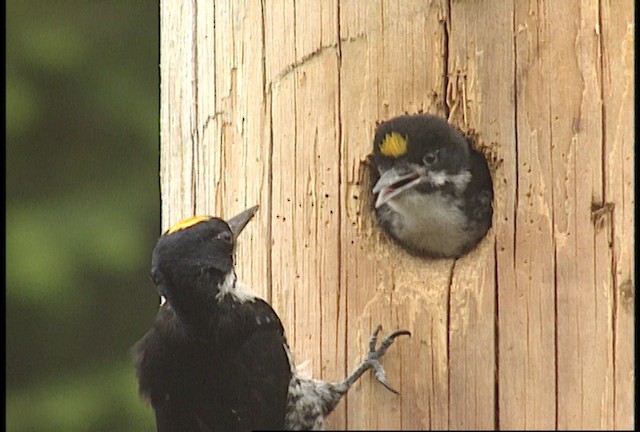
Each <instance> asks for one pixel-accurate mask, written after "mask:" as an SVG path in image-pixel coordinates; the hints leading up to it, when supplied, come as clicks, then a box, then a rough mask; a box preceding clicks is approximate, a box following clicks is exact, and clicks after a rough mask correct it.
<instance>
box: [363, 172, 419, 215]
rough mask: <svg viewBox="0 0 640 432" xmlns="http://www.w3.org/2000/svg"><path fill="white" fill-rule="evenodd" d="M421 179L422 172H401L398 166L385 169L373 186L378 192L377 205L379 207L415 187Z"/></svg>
mask: <svg viewBox="0 0 640 432" xmlns="http://www.w3.org/2000/svg"><path fill="white" fill-rule="evenodd" d="M420 180H421V178H420V174H418V173H417V172H414V171H410V172H409V173H407V172H406V171H405V172H402V173H400V172H398V170H396V168H391V169H389V170H388V171H385V172H384V173H383V174H382V175H381V176H380V178H379V179H378V181H377V183H376V184H375V186H374V187H373V193H374V194H378V198H377V199H376V204H375V207H376V208H379V207H380V206H382V205H383V204H385V203H386V202H388V201H389V200H390V199H391V198H393V197H395V196H398V195H400V194H401V193H403V192H404V191H406V190H409V189H411V188H412V187H415V186H416V185H417V184H418V183H420Z"/></svg>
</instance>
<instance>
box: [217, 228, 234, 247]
mask: <svg viewBox="0 0 640 432" xmlns="http://www.w3.org/2000/svg"><path fill="white" fill-rule="evenodd" d="M216 239H218V240H222V241H223V242H225V243H228V244H232V243H233V234H231V233H230V232H229V231H222V232H221V233H219V234H218V235H217V236H216Z"/></svg>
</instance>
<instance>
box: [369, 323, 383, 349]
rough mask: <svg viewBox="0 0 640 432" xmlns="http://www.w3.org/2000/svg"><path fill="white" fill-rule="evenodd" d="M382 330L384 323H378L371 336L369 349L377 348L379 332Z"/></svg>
mask: <svg viewBox="0 0 640 432" xmlns="http://www.w3.org/2000/svg"><path fill="white" fill-rule="evenodd" d="M380 330H382V325H381V324H378V325H377V326H376V328H375V330H374V331H373V333H372V334H371V338H369V351H375V350H376V342H377V341H378V333H380Z"/></svg>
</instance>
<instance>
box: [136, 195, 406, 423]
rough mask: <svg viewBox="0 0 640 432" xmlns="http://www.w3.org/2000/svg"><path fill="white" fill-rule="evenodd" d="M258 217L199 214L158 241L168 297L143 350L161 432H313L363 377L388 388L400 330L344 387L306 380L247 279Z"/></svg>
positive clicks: (161, 285) (139, 357) (156, 255)
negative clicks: (237, 264)
mask: <svg viewBox="0 0 640 432" xmlns="http://www.w3.org/2000/svg"><path fill="white" fill-rule="evenodd" d="M256 210H257V206H256V207H252V208H250V209H248V210H245V211H243V212H242V213H240V214H238V215H237V216H235V217H233V218H231V219H229V220H227V221H226V222H225V221H224V220H222V219H219V218H216V217H211V216H196V217H193V218H189V219H186V220H184V221H181V222H179V223H177V224H176V225H174V226H173V227H171V228H170V229H169V230H167V232H165V233H164V234H163V235H162V236H161V237H160V239H159V240H158V242H157V244H156V246H155V249H154V251H153V257H152V268H151V278H152V280H153V282H154V284H155V285H156V288H157V290H158V292H159V294H160V295H161V296H162V297H163V298H164V299H166V301H165V302H164V303H163V304H162V305H161V306H160V310H159V311H158V314H157V317H156V320H155V322H154V324H153V326H152V327H151V329H150V330H149V331H148V332H147V333H146V334H145V335H144V337H143V338H142V339H141V340H140V341H139V342H138V343H137V344H136V346H135V362H136V372H137V379H138V385H139V390H140V393H141V395H142V396H143V397H144V398H145V399H147V400H148V401H149V402H150V403H151V406H152V407H153V409H154V411H155V416H156V424H157V430H158V431H159V432H167V431H169V432H178V431H192V432H199V431H228V432H234V431H242V432H244V431H251V430H278V429H279V430H282V429H288V430H312V429H319V428H321V427H322V422H323V419H324V418H325V417H326V416H327V415H328V414H329V413H330V412H331V411H332V410H333V409H334V408H335V406H336V405H337V404H338V402H339V401H340V398H341V397H342V396H343V395H344V394H346V392H347V391H348V390H349V388H350V387H351V386H352V385H353V383H355V382H356V380H357V379H358V378H359V377H360V376H361V375H362V374H363V373H364V372H366V371H367V370H369V369H373V370H374V371H375V373H376V378H377V379H378V381H380V382H381V383H382V384H384V385H385V386H386V387H387V388H389V389H390V390H392V391H394V390H393V389H391V387H389V384H388V383H387V380H386V377H385V374H384V369H383V368H382V366H381V365H380V361H379V360H380V358H381V357H382V356H383V355H384V354H385V352H386V351H387V349H388V348H389V346H390V345H391V344H392V343H393V341H394V340H395V338H396V337H398V336H399V335H403V334H409V332H408V331H405V330H398V331H396V332H393V333H392V334H391V335H389V336H388V337H387V338H385V339H384V340H383V341H382V342H381V344H380V346H379V347H378V348H376V341H377V335H378V332H379V330H380V328H379V327H378V328H376V330H375V331H374V334H373V335H372V338H371V340H370V352H369V353H368V354H367V356H366V357H365V359H364V361H363V362H362V363H361V364H360V365H359V366H358V368H356V370H355V371H354V372H353V373H352V374H351V375H350V376H349V377H348V378H347V379H345V380H344V381H342V382H339V383H327V382H323V381H319V380H313V379H307V378H302V377H300V376H299V375H298V373H297V371H296V368H295V366H294V364H293V361H292V356H291V352H290V350H289V347H288V345H287V340H286V337H285V334H284V329H283V326H282V323H281V321H280V319H279V317H278V315H277V314H276V313H275V311H274V310H273V309H272V308H271V306H269V304H267V303H266V302H265V301H264V300H262V299H260V298H259V297H257V296H256V294H254V293H253V292H252V291H251V290H250V289H249V288H248V287H246V286H244V285H242V284H241V283H239V282H238V281H237V277H236V273H235V270H234V249H235V244H236V240H237V238H238V235H239V234H240V232H241V231H242V230H243V228H244V227H245V226H246V224H247V223H248V222H249V220H251V218H252V217H253V216H254V214H255V212H256Z"/></svg>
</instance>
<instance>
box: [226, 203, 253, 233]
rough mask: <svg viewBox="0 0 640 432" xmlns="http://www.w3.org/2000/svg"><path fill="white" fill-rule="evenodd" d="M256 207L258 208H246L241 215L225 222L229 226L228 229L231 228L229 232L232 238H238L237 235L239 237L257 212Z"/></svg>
mask: <svg viewBox="0 0 640 432" xmlns="http://www.w3.org/2000/svg"><path fill="white" fill-rule="evenodd" d="M258 207H259V206H253V207H251V208H248V209H246V210H245V211H243V212H242V213H239V214H237V215H235V216H234V217H232V218H231V219H229V220H227V224H228V225H229V228H231V232H232V233H233V237H234V238H236V239H237V238H238V235H240V233H241V232H242V230H243V229H244V227H245V226H247V224H248V223H249V221H250V220H251V218H253V216H254V215H255V214H256V212H257V211H258Z"/></svg>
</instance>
